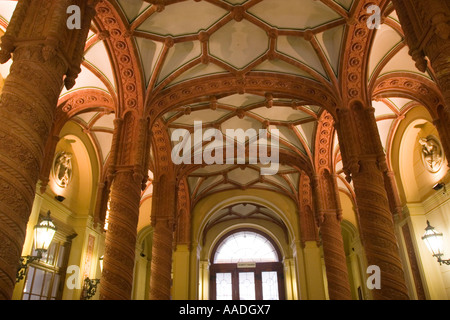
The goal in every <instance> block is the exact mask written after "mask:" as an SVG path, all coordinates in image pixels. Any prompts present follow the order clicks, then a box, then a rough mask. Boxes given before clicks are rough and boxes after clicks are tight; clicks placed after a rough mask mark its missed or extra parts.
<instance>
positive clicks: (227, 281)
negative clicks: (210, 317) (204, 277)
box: [216, 273, 233, 300]
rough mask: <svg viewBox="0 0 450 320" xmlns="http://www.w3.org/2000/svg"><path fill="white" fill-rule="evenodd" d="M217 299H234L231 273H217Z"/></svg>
mask: <svg viewBox="0 0 450 320" xmlns="http://www.w3.org/2000/svg"><path fill="white" fill-rule="evenodd" d="M216 299H217V300H232V299H233V291H232V286H231V273H217V274H216Z"/></svg>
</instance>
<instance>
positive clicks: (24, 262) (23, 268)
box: [16, 250, 42, 283]
mask: <svg viewBox="0 0 450 320" xmlns="http://www.w3.org/2000/svg"><path fill="white" fill-rule="evenodd" d="M40 259H42V251H41V250H39V251H38V254H37V256H22V257H20V262H19V267H18V268H17V274H16V283H17V282H20V281H22V280H23V279H24V278H25V275H26V273H27V268H28V265H29V264H30V263H32V262H34V261H37V260H40Z"/></svg>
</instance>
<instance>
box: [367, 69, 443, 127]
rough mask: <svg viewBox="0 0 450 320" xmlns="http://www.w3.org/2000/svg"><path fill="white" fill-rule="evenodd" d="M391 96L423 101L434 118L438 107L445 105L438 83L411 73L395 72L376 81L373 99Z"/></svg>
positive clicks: (436, 116)
mask: <svg viewBox="0 0 450 320" xmlns="http://www.w3.org/2000/svg"><path fill="white" fill-rule="evenodd" d="M391 97H399V98H408V99H412V100H415V101H417V102H419V103H421V104H422V105H423V106H424V107H425V108H427V110H428V112H430V114H431V116H432V118H433V119H436V118H438V107H439V106H443V105H445V102H444V98H443V96H442V93H441V92H440V90H439V88H438V87H437V85H436V83H434V82H433V81H431V80H429V79H426V78H424V77H422V76H418V75H414V74H409V73H393V74H389V75H386V76H383V77H380V78H379V79H378V80H377V81H376V83H375V85H374V90H373V92H372V99H379V98H391Z"/></svg>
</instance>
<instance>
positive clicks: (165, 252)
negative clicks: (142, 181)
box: [150, 174, 177, 300]
mask: <svg viewBox="0 0 450 320" xmlns="http://www.w3.org/2000/svg"><path fill="white" fill-rule="evenodd" d="M153 184H154V186H153V202H152V218H151V220H152V226H153V230H154V231H153V247H152V262H151V274H152V275H151V278H150V300H169V299H170V298H171V294H170V289H171V281H172V280H171V276H172V275H171V271H172V254H173V241H174V219H175V210H176V194H177V192H176V188H175V185H176V183H175V178H173V177H171V176H169V175H167V174H163V175H161V176H159V177H158V178H157V179H155V180H154V181H153Z"/></svg>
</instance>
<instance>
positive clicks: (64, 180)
mask: <svg viewBox="0 0 450 320" xmlns="http://www.w3.org/2000/svg"><path fill="white" fill-rule="evenodd" d="M53 178H54V179H55V181H56V183H57V184H58V186H60V187H61V188H65V187H67V185H68V184H69V182H70V180H71V178H72V154H70V153H67V152H65V151H62V152H59V153H58V154H57V155H56V157H55V160H54V161H53Z"/></svg>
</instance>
